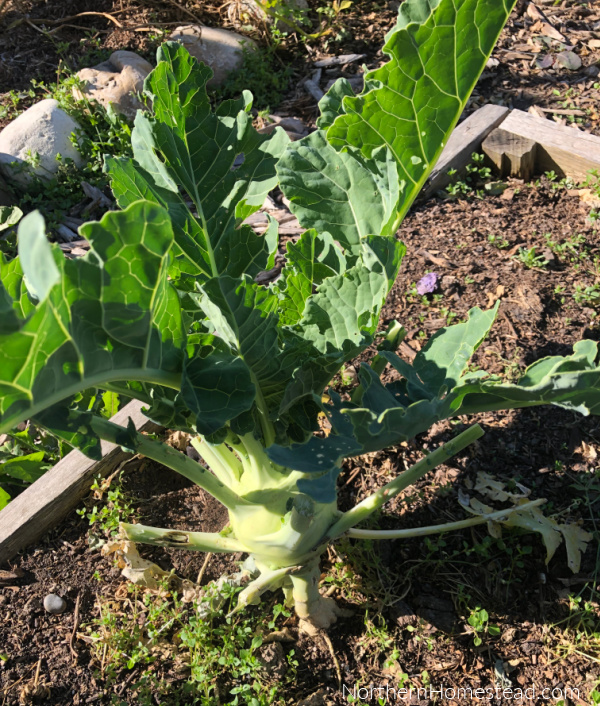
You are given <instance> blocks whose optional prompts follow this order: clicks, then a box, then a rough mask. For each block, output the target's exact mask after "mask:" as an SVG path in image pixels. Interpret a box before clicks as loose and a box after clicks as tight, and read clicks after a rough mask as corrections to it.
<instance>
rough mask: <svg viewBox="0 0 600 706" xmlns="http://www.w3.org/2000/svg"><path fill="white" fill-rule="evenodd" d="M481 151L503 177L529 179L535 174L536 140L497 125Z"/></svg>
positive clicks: (484, 142)
mask: <svg viewBox="0 0 600 706" xmlns="http://www.w3.org/2000/svg"><path fill="white" fill-rule="evenodd" d="M481 151H482V152H483V154H485V155H486V157H488V159H489V160H491V162H492V164H493V165H494V166H495V167H496V169H497V170H498V171H499V172H500V176H501V177H503V178H504V177H508V176H513V177H518V178H519V179H524V180H525V181H529V180H530V179H531V177H532V176H533V174H534V170H535V161H536V160H535V157H536V153H537V142H536V141H535V140H531V139H530V138H528V137H522V136H521V135H515V133H514V132H508V130H505V129H504V128H502V127H497V128H496V129H495V130H492V132H490V134H489V135H488V136H487V137H486V138H485V140H484V141H483V143H482V145H481Z"/></svg>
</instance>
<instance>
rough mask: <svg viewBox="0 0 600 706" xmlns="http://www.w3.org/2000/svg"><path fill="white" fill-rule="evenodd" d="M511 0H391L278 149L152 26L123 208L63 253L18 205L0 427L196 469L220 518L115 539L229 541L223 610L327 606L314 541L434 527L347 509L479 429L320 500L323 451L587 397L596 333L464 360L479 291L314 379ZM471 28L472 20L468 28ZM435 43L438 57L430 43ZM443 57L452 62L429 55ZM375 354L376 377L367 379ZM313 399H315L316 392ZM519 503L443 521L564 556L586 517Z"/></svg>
mask: <svg viewBox="0 0 600 706" xmlns="http://www.w3.org/2000/svg"><path fill="white" fill-rule="evenodd" d="M511 8H512V3H510V2H507V3H498V2H493V3H492V2H486V1H485V0H479V1H478V2H476V1H475V0H463V2H461V3H453V2H449V1H446V0H439V2H429V3H427V2H422V1H420V0H417V1H413V2H411V1H408V2H406V3H404V4H403V5H402V6H401V9H400V12H399V18H398V24H397V26H396V27H395V28H394V30H392V32H391V33H390V34H389V35H388V39H387V42H386V47H385V51H386V53H387V54H388V56H390V57H391V58H390V61H389V62H388V63H387V64H385V65H384V66H383V67H382V68H381V69H379V70H377V71H374V72H371V73H370V74H368V75H367V81H366V89H365V92H364V93H363V94H362V95H360V96H357V97H355V96H354V95H353V94H352V91H351V89H350V87H349V85H348V84H347V83H346V82H344V81H340V82H338V83H337V84H336V85H335V86H334V87H333V88H332V90H331V91H330V93H329V94H328V95H327V96H326V97H325V98H324V99H323V101H322V103H321V111H322V116H321V118H320V121H319V130H317V131H316V132H314V133H312V134H311V135H309V136H308V137H307V138H305V139H303V140H300V141H299V142H297V143H293V144H287V142H288V141H287V138H286V136H285V134H284V133H283V132H282V131H281V130H276V131H275V132H274V133H273V135H272V136H262V135H258V134H257V133H256V132H255V131H254V130H253V128H252V126H251V119H250V117H249V115H248V111H249V109H250V97H249V96H248V95H244V97H243V98H242V99H241V100H239V101H228V102H226V103H224V104H222V105H221V106H220V107H219V108H218V109H217V110H216V112H213V111H211V108H210V104H209V101H208V97H207V95H206V91H205V84H206V81H207V80H208V78H209V77H210V72H209V70H208V69H206V67H203V66H201V65H198V64H196V62H195V61H194V60H193V59H191V58H190V57H189V55H188V54H187V53H186V52H185V50H184V49H183V48H182V47H180V46H178V45H175V44H169V43H167V44H165V45H164V46H163V47H162V48H161V50H160V51H159V56H158V59H159V63H158V66H157V68H156V70H155V71H154V72H153V73H152V74H151V76H150V77H149V79H148V81H147V84H146V89H147V91H148V93H149V94H150V96H151V97H152V100H153V111H154V115H153V116H152V117H150V116H148V115H144V114H138V116H137V118H136V123H135V128H134V130H133V133H132V147H133V158H132V159H123V158H117V159H115V158H109V159H108V160H107V162H106V168H107V172H108V174H109V176H110V178H111V181H112V188H113V192H114V194H115V197H116V198H117V201H118V203H119V206H120V207H121V208H122V209H123V210H121V211H119V212H114V213H108V214H106V215H105V216H104V218H103V219H102V220H101V221H100V222H94V223H88V224H86V225H85V226H83V227H82V229H81V232H82V235H84V236H85V237H86V238H87V239H88V240H89V241H90V243H91V244H92V250H91V252H90V254H89V255H87V256H85V257H84V258H81V259H79V260H64V258H63V257H62V255H61V254H60V253H59V252H56V251H55V250H54V249H53V248H52V247H51V246H50V245H49V244H48V242H47V239H46V237H45V233H44V224H43V220H42V218H41V217H40V216H39V214H35V213H33V214H30V215H29V216H27V217H26V218H25V219H24V220H23V222H22V224H21V226H20V229H19V247H20V252H19V257H18V258H17V259H15V260H13V261H11V262H9V263H5V262H3V263H2V265H1V267H2V282H3V289H2V290H1V293H0V306H1V309H2V319H1V321H2V323H1V326H2V330H1V338H0V350H1V351H2V353H1V354H0V355H1V356H2V358H1V360H0V362H1V363H2V365H1V366H0V370H1V373H0V375H1V376H2V379H1V380H0V414H1V422H0V431H2V430H4V429H10V428H12V427H13V426H14V425H15V424H17V423H18V422H20V421H21V420H23V419H28V418H30V419H33V420H34V421H35V423H36V424H38V425H40V426H42V427H48V428H51V429H52V430H53V431H54V432H55V433H57V434H59V435H61V436H62V437H63V438H64V439H65V440H66V441H68V443H70V444H72V445H74V446H77V447H79V448H81V449H82V450H83V451H84V452H85V453H87V454H88V455H90V456H92V457H94V456H96V457H97V456H98V454H99V440H100V439H101V438H102V439H109V440H111V441H114V442H116V443H119V444H121V445H123V446H125V447H127V448H129V449H133V450H135V451H137V452H139V453H142V454H145V455H146V456H148V457H149V458H152V459H155V460H157V461H159V462H161V463H164V464H165V465H168V466H169V467H171V468H173V469H174V470H176V471H177V472H179V473H181V474H182V475H184V476H186V477H187V478H189V479H191V480H193V481H194V482H195V483H197V484H198V485H199V486H200V487H202V488H204V489H205V490H206V491H207V492H209V493H210V494H211V495H213V496H214V497H215V498H216V499H217V500H219V501H220V502H221V503H222V504H223V505H224V506H225V507H226V508H227V509H228V511H229V518H230V524H229V527H228V528H227V529H226V530H224V531H222V532H220V533H194V532H184V531H170V530H164V529H158V528H154V527H145V526H142V525H137V524H130V525H128V524H124V525H123V527H122V529H123V531H124V533H125V535H126V536H127V537H128V538H129V539H132V540H134V541H141V542H148V543H154V544H158V545H162V546H181V547H185V548H187V549H198V550H201V551H213V552H239V551H243V552H248V553H249V554H250V556H251V559H252V561H251V564H252V568H253V569H254V571H255V572H256V573H257V574H258V578H256V579H255V580H254V581H253V582H252V583H250V584H249V585H248V586H247V587H246V588H245V589H244V591H243V592H242V593H241V594H240V599H239V601H240V602H239V605H240V606H243V605H244V604H247V603H252V602H255V601H257V600H259V598H260V595H261V594H262V593H263V592H264V591H266V590H272V589H276V588H279V587H281V588H283V589H284V592H285V594H286V599H287V604H288V606H292V605H293V606H294V607H295V609H296V612H297V614H298V615H299V616H300V617H301V618H303V619H304V620H305V623H306V627H307V629H308V628H309V627H311V626H312V627H313V628H323V627H327V626H328V625H329V624H330V623H331V622H332V621H333V620H334V619H335V615H336V607H335V605H334V604H333V602H332V601H331V600H328V599H326V598H325V597H323V596H322V595H321V594H320V592H319V586H318V583H319V558H320V556H321V554H322V553H323V551H324V550H325V548H326V547H327V545H328V544H329V543H331V542H332V541H334V540H336V539H338V538H339V537H341V536H342V535H344V534H348V535H349V536H351V537H357V538H361V537H362V538H369V539H378V538H379V539H380V538H384V537H385V538H391V537H403V536H413V535H415V534H425V533H428V532H439V531H443V530H448V529H452V527H450V526H448V525H446V526H437V527H434V528H419V529H416V530H415V531H414V532H412V531H409V532H406V531H403V532H395V531H394V530H391V531H380V532H378V531H372V530H364V529H360V528H356V525H358V524H360V523H361V522H364V520H366V519H367V518H368V517H369V516H370V515H372V513H374V512H375V511H376V510H377V509H379V508H380V507H381V506H382V505H383V504H384V503H385V502H387V501H388V500H390V499H392V498H393V497H394V496H395V495H397V494H398V493H399V492H401V491H402V490H403V489H404V488H406V487H407V486H408V485H410V484H411V483H413V482H415V481H416V480H417V479H418V478H420V477H421V476H422V475H423V474H424V473H426V472H427V471H428V470H431V469H432V468H434V467H435V466H436V465H437V464H439V463H441V462H442V461H444V460H446V459H448V458H449V457H450V456H452V455H453V454H455V453H458V452H459V451H460V450H461V449H463V448H464V447H465V446H466V445H467V444H469V443H470V442H472V441H474V440H475V439H477V438H478V437H479V436H481V434H482V431H481V429H480V428H479V427H477V426H475V427H472V428H471V429H469V430H467V431H465V432H463V433H462V434H460V435H459V436H458V437H456V439H454V440H453V441H452V442H450V443H449V444H446V445H445V446H443V447H441V448H440V449H438V450H436V451H434V452H432V453H431V454H429V455H428V456H426V457H425V458H424V459H423V460H422V461H420V462H418V463H417V464H416V465H415V466H414V467H413V468H412V469H410V470H408V471H406V472H405V473H403V474H402V475H401V476H399V477H398V478H397V479H395V480H393V481H391V482H390V483H388V484H387V485H386V486H385V487H383V488H381V489H380V490H379V491H377V492H376V493H375V494H374V495H372V496H370V497H368V498H366V499H365V500H363V501H362V502H361V503H359V504H358V505H357V506H356V507H355V508H353V509H351V510H349V511H347V512H345V513H341V512H340V511H339V510H338V508H337V503H336V479H337V476H338V474H339V472H340V467H341V462H342V460H343V459H344V458H346V457H350V456H358V455H361V454H363V453H366V452H370V451H375V450H378V449H382V448H386V447H388V446H393V445H395V444H398V443H400V442H403V441H406V440H408V439H410V438H412V437H414V436H415V435H416V434H418V433H420V432H422V431H425V430H427V429H428V428H429V427H431V425H432V424H434V423H435V422H437V421H439V420H441V419H446V418H450V417H455V416H457V415H462V414H469V413H475V412H480V411H487V410H497V409H508V408H515V407H527V406H535V405H540V404H556V405H559V406H561V407H564V408H567V409H574V410H578V411H580V412H582V413H584V414H589V413H594V412H596V411H597V409H598V396H597V392H596V389H597V385H598V379H599V375H600V370H599V369H598V367H597V365H596V362H595V360H596V355H597V348H596V344H595V343H594V342H592V341H582V342H580V343H578V344H576V346H575V350H574V353H573V354H572V355H570V356H565V357H560V356H553V357H550V358H545V359H543V360H541V361H538V362H537V363H535V364H533V365H532V366H530V367H529V368H528V370H527V371H526V372H525V374H524V376H522V377H521V379H520V380H519V381H518V382H516V383H510V384H509V383H503V382H501V381H500V380H499V379H497V378H493V377H488V376H486V375H485V374H484V373H483V372H481V371H478V372H470V371H469V369H468V363H469V359H470V357H471V355H472V354H473V352H474V351H475V350H476V349H477V347H478V346H479V345H480V343H481V342H482V340H483V339H484V337H485V335H486V334H487V332H488V331H489V329H490V327H491V326H492V324H493V321H494V318H495V315H496V311H497V307H496V308H494V309H491V310H489V311H481V310H480V309H473V310H472V311H471V312H470V316H469V318H468V320H467V321H465V322H463V323H460V324H455V325H454V326H449V327H447V328H445V329H442V330H441V331H439V332H438V333H437V334H435V335H434V336H433V337H432V338H431V340H430V341H429V343H428V344H427V345H426V346H425V347H424V348H423V349H422V350H421V351H420V352H419V354H418V355H417V356H416V357H415V359H414V361H413V363H412V365H409V364H408V363H406V362H405V361H403V360H402V359H401V358H400V357H399V356H397V355H396V353H395V352H394V351H395V348H396V346H397V344H398V341H399V338H400V336H401V328H400V327H399V326H396V325H392V326H391V327H390V329H389V331H388V335H387V336H386V337H384V338H383V340H381V341H380V351H379V353H378V354H377V356H376V357H375V358H374V359H373V360H372V361H371V363H370V364H364V365H363V366H362V367H361V370H360V373H359V381H358V382H359V385H358V386H357V387H356V389H355V390H354V392H353V393H352V395H351V398H350V399H344V398H342V397H340V396H339V395H336V393H335V392H334V391H333V390H327V386H328V384H329V382H330V380H331V379H332V378H333V377H334V375H335V374H336V373H338V372H339V371H340V370H341V369H342V366H343V365H344V363H345V362H347V361H349V360H351V359H353V358H355V357H356V356H357V355H358V354H359V353H361V352H362V351H364V350H365V349H366V348H367V347H368V346H370V345H371V344H372V343H373V341H374V340H375V337H376V331H377V326H378V320H379V314H380V312H381V309H382V307H383V305H384V304H385V300H386V295H387V293H388V292H389V290H390V288H391V286H392V285H393V283H394V280H395V278H396V275H397V273H398V269H399V266H400V263H401V260H402V257H403V256H404V252H405V248H404V246H403V245H402V243H400V242H398V241H396V240H395V238H394V234H395V232H396V230H397V228H398V225H399V224H400V222H401V220H402V218H403V217H404V215H405V214H406V212H407V210H408V208H409V207H410V205H411V203H412V201H413V200H414V198H415V197H416V195H417V194H418V192H419V190H420V188H421V186H422V185H423V183H424V181H425V179H426V177H427V174H428V172H429V171H430V169H431V167H432V166H433V164H434V163H435V160H436V159H437V157H438V156H439V154H440V152H441V150H442V148H443V144H444V143H445V141H446V139H447V137H448V134H449V133H450V131H451V130H452V128H453V126H454V124H455V123H456V121H457V120H458V117H459V115H460V113H461V111H462V108H463V107H464V105H465V103H466V100H467V98H468V96H469V94H470V92H471V90H472V88H473V85H474V83H475V81H476V80H477V77H478V76H479V73H480V72H481V70H482V68H483V66H484V65H485V62H486V60H487V57H488V56H489V54H490V52H491V50H492V48H493V45H494V42H495V40H496V38H497V36H498V34H499V32H500V30H501V28H502V26H503V24H504V22H505V20H506V18H507V15H508V13H509V11H510V10H511ZM475 38H477V39H475ZM441 57H443V58H444V60H443V61H442V60H440V59H441ZM450 59H451V60H450ZM277 184H279V185H280V187H281V189H282V191H283V192H284V194H285V195H286V196H287V197H288V199H289V200H290V203H291V208H292V211H293V212H294V213H295V214H296V215H297V217H298V219H299V221H300V223H301V224H302V226H303V227H304V228H306V229H307V230H306V232H305V233H304V234H303V235H302V236H301V238H300V239H299V241H298V242H297V243H294V244H289V245H288V248H287V263H286V266H285V268H284V269H283V272H282V274H281V278H280V279H279V280H277V281H276V282H274V283H273V284H271V285H269V286H268V287H265V286H262V285H259V284H257V283H256V282H255V281H254V277H255V276H256V275H257V274H258V273H259V272H261V271H264V270H267V269H269V268H270V267H272V265H273V261H274V254H275V251H276V247H277V227H276V223H275V222H272V223H271V224H270V227H269V228H268V229H267V232H266V234H265V235H264V236H258V235H256V234H255V233H254V231H253V230H252V229H251V228H249V227H248V226H244V225H242V222H243V220H244V219H245V218H246V217H247V216H249V215H250V214H251V213H253V212H254V211H256V210H257V209H258V208H259V207H260V205H261V204H262V203H263V200H264V198H265V196H266V194H267V193H268V192H269V191H270V190H271V189H273V188H274V187H275V186H276V185H277ZM387 364H390V365H391V366H392V368H393V369H394V370H395V371H396V372H397V374H398V376H397V379H396V380H395V381H393V382H390V383H387V384H384V383H383V382H382V380H381V373H382V372H383V369H384V368H385V366H386V365H387ZM95 387H98V388H100V389H103V390H107V391H110V392H115V393H118V394H123V395H126V396H129V397H137V398H138V399H140V400H142V401H144V402H145V403H147V405H148V408H149V412H148V414H149V416H150V417H152V418H153V419H155V420H156V421H158V422H160V423H162V424H164V425H165V426H167V427H169V428H172V429H180V430H183V431H186V432H189V433H191V434H193V435H194V437H195V438H194V441H193V445H194V447H195V448H196V450H197V451H198V453H199V454H200V456H201V457H202V458H203V459H204V461H205V462H206V464H207V466H208V467H209V468H210V471H209V470H208V469H207V468H206V467H205V466H204V465H201V464H199V463H197V462H196V461H193V460H192V459H191V458H189V457H188V456H185V455H183V454H180V453H179V452H177V451H175V450H174V449H172V448H171V447H169V446H167V445H165V444H162V443H160V442H158V441H155V440H152V439H149V438H147V437H145V436H143V435H141V434H138V433H137V432H136V431H135V429H134V428H132V427H131V426H130V427H129V428H127V429H124V428H121V427H118V426H116V425H114V424H112V423H111V422H109V421H108V420H106V419H102V418H100V417H97V416H95V415H94V414H92V413H91V412H87V411H80V410H76V409H74V408H73V407H72V406H70V404H69V403H70V402H71V399H72V396H73V395H77V394H79V393H80V391H81V390H87V389H90V388H95ZM325 395H326V396H325ZM539 503H540V501H532V502H527V503H526V504H521V505H519V506H517V507H515V508H511V509H510V510H500V511H497V512H495V511H492V510H491V508H489V507H487V506H484V505H481V504H480V505H474V504H471V505H470V506H469V508H468V509H470V511H471V513H472V514H474V515H475V516H474V517H472V518H471V519H469V520H465V521H462V522H459V523H453V526H454V527H465V526H469V525H470V524H482V523H486V522H504V523H506V524H509V525H511V524H512V525H517V526H521V527H529V528H533V527H537V528H538V529H539V528H540V527H543V534H544V538H545V541H546V543H547V546H548V552H549V556H550V555H551V554H552V551H553V547H554V549H555V548H556V543H557V541H560V538H561V535H562V536H564V537H565V540H566V543H567V547H568V551H569V558H570V562H571V565H572V568H573V569H576V568H577V563H578V558H579V553H580V551H581V549H582V548H583V545H584V544H585V539H586V537H585V535H584V534H583V533H582V532H580V531H578V529H577V528H576V527H570V526H565V525H556V523H555V524H554V525H548V524H543V521H542V520H541V519H540V518H541V516H540V515H539V513H538V512H537V510H536V507H537V505H539Z"/></svg>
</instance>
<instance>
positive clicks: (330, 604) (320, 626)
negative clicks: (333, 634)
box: [295, 596, 352, 637]
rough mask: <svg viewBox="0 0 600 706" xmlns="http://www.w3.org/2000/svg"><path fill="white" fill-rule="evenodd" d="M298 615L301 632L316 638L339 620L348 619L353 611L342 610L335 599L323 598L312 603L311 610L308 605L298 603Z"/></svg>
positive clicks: (296, 605)
mask: <svg viewBox="0 0 600 706" xmlns="http://www.w3.org/2000/svg"><path fill="white" fill-rule="evenodd" d="M295 608H296V614H297V615H298V617H299V618H300V622H299V623H298V628H299V629H300V632H304V633H306V634H307V635H311V636H313V637H314V636H315V635H318V634H319V633H320V632H321V631H323V630H327V628H330V627H331V626H332V625H333V624H334V623H335V622H336V621H337V619H338V618H347V617H349V616H351V615H352V611H350V610H344V608H340V607H339V605H338V604H337V603H336V602H335V600H334V599H333V598H326V597H325V596H321V597H320V600H319V601H318V602H317V603H315V602H312V604H311V606H310V609H309V607H308V604H307V603H296V604H295Z"/></svg>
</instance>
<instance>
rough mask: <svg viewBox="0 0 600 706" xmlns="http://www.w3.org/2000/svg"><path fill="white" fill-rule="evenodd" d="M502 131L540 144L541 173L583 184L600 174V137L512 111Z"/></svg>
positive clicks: (537, 165) (537, 162)
mask: <svg viewBox="0 0 600 706" xmlns="http://www.w3.org/2000/svg"><path fill="white" fill-rule="evenodd" d="M465 122H466V121H465ZM502 130H504V131H505V132H507V133H511V134H512V135H514V136H515V137H516V138H519V139H523V140H531V141H533V142H535V143H536V145H537V148H536V150H535V171H536V172H537V173H540V174H543V173H544V172H549V171H554V172H556V173H557V175H559V176H567V177H571V178H573V179H575V180H577V181H583V180H584V179H585V178H586V176H587V174H588V172H589V171H590V170H592V169H597V170H600V137H598V136H597V135H590V133H588V132H582V131H581V130H578V129H577V128H574V127H569V126H568V125H559V124H558V123H555V122H554V121H552V120H547V119H546V118H540V117H538V116H537V115H531V113H525V112H524V111H522V110H513V111H511V113H510V115H509V116H508V117H507V118H506V120H504V122H503V123H502Z"/></svg>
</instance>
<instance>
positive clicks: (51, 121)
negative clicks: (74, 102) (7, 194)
mask: <svg viewBox="0 0 600 706" xmlns="http://www.w3.org/2000/svg"><path fill="white" fill-rule="evenodd" d="M78 129H80V127H79V124H78V123H77V122H76V121H75V120H73V118H72V117H71V116H70V115H67V113H65V111H64V110H62V108H59V106H58V101H55V100H54V99H53V98H46V99H45V100H43V101H40V102H39V103H36V104H35V105H32V106H31V108H29V109H28V110H26V111H25V112H24V113H22V114H21V115H19V117H18V118H16V119H15V120H13V121H12V122H11V123H9V124H8V125H7V126H6V127H5V128H4V130H2V132H0V172H1V173H2V174H4V176H6V178H7V179H8V180H9V181H15V182H18V183H19V184H27V183H28V182H29V181H31V176H30V175H31V174H35V175H37V176H39V177H41V178H42V179H44V178H46V179H49V178H51V177H52V176H53V175H54V174H56V172H57V171H58V167H59V162H58V161H57V159H56V156H57V155H58V154H60V155H61V156H62V157H63V159H66V158H69V159H72V160H73V162H75V164H76V166H78V167H81V166H82V165H83V157H82V156H81V154H80V153H79V151H78V149H77V148H76V147H75V145H73V143H72V142H71V135H72V133H73V132H75V131H76V130H78ZM32 159H33V160H34V161H35V165H34V166H29V167H27V168H26V169H24V170H23V167H25V165H26V162H27V161H31V160H32ZM11 162H17V164H18V165H19V166H17V167H15V166H11Z"/></svg>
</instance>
